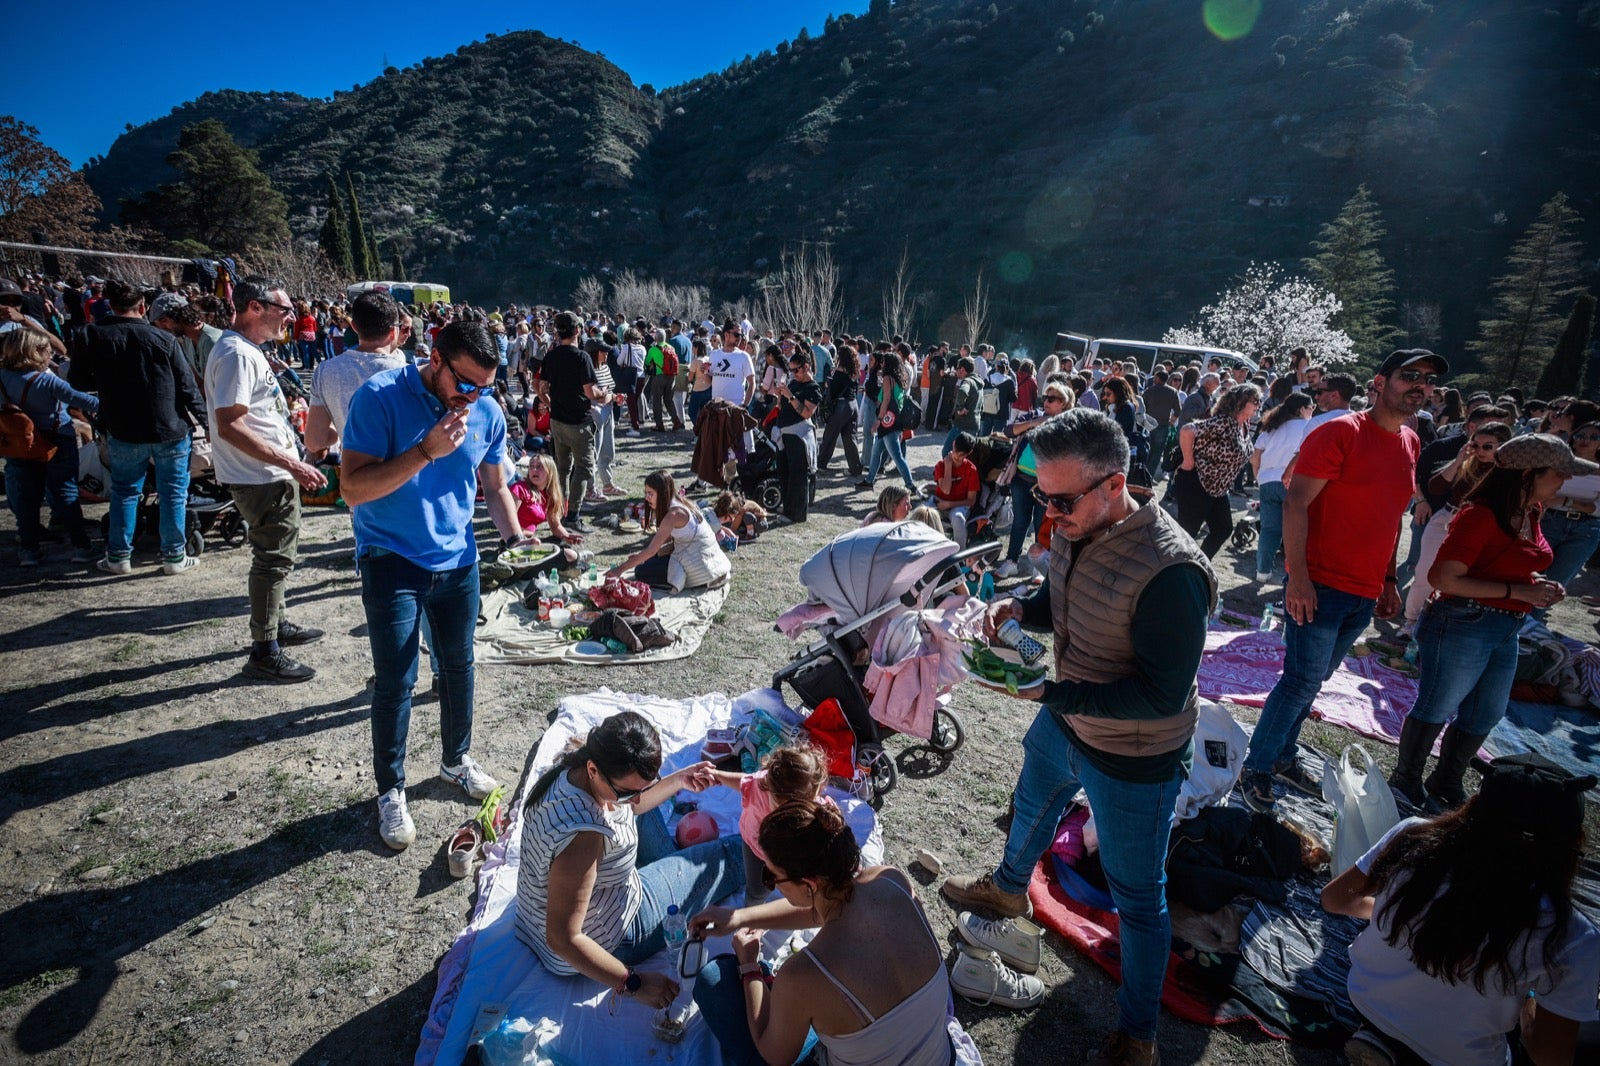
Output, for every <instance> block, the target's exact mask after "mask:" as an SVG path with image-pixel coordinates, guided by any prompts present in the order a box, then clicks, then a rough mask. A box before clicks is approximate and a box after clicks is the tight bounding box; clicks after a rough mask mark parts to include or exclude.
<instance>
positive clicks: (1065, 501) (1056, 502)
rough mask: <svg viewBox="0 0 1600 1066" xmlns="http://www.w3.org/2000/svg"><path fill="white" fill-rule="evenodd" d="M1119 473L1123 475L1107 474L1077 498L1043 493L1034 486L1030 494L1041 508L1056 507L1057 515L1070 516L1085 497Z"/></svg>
mask: <svg viewBox="0 0 1600 1066" xmlns="http://www.w3.org/2000/svg"><path fill="white" fill-rule="evenodd" d="M1119 473H1121V471H1117V470H1113V471H1112V472H1111V473H1109V474H1107V475H1106V476H1105V477H1102V478H1101V479H1100V480H1098V481H1096V482H1095V483H1094V484H1093V485H1090V486H1089V487H1088V488H1086V489H1084V490H1083V491H1082V492H1080V493H1078V494H1077V495H1076V496H1064V495H1052V494H1050V493H1047V492H1043V491H1041V490H1040V488H1039V486H1038V485H1034V486H1033V488H1032V489H1031V490H1030V493H1031V495H1032V496H1033V498H1034V501H1035V502H1036V503H1038V504H1039V505H1040V506H1042V507H1044V508H1045V509H1046V510H1049V509H1050V508H1052V507H1054V508H1055V510H1056V513H1057V514H1059V515H1070V514H1071V513H1072V509H1073V508H1074V507H1076V506H1078V504H1080V503H1082V502H1083V498H1084V497H1085V496H1087V495H1089V493H1091V492H1093V491H1094V490H1095V489H1097V488H1099V487H1100V486H1101V485H1104V484H1105V483H1106V482H1107V481H1110V480H1111V479H1112V478H1114V477H1116V476H1117V474H1119Z"/></svg>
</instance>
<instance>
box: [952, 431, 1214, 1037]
mask: <svg viewBox="0 0 1600 1066" xmlns="http://www.w3.org/2000/svg"><path fill="white" fill-rule="evenodd" d="M1028 440H1029V443H1030V444H1032V446H1033V454H1034V457H1035V460H1036V462H1037V468H1038V485H1037V486H1036V487H1035V489H1034V494H1035V497H1036V498H1037V499H1038V501H1039V502H1040V504H1042V505H1043V506H1045V507H1046V508H1047V509H1048V512H1049V514H1050V516H1051V517H1052V518H1053V519H1054V520H1055V534H1054V542H1053V543H1052V545H1051V553H1050V559H1051V562H1050V580H1049V582H1048V583H1047V585H1046V586H1045V587H1044V588H1042V589H1041V590H1040V591H1039V592H1037V593H1035V594H1034V595H1033V596H1032V597H1031V598H1030V599H1028V600H1024V601H1017V600H1012V601H1008V602H1003V603H997V604H995V605H994V606H992V607H991V608H990V610H989V618H988V622H987V628H988V629H989V630H990V631H991V632H992V631H993V630H994V629H995V628H997V627H998V626H1000V625H1002V624H1003V623H1005V622H1006V621H1007V620H1009V619H1012V618H1016V619H1019V620H1021V621H1022V622H1023V623H1024V624H1029V625H1040V626H1042V625H1045V624H1049V625H1051V626H1052V628H1053V629H1054V632H1055V653H1056V659H1055V665H1056V680H1054V681H1042V682H1040V683H1039V684H1038V685H1036V686H1034V687H1033V688H1031V689H1023V690H1021V691H1020V692H1018V693H1017V695H1018V697H1019V698H1024V699H1031V700H1037V701H1038V702H1039V705H1040V706H1039V713H1038V715H1037V716H1036V717H1035V718H1034V721H1033V725H1032V726H1031V727H1030V728H1029V730H1028V733H1027V736H1026V737H1024V738H1023V742H1022V750H1023V760H1022V773H1021V774H1020V776H1019V777H1018V779H1017V787H1016V792H1015V813H1014V814H1013V816H1012V819H1011V828H1010V832H1009V833H1008V835H1007V838H1006V847H1005V856H1004V858H1003V859H1002V860H1001V862H1000V865H999V867H998V868H996V869H995V870H994V872H993V873H988V874H984V875H982V876H981V877H951V878H949V879H947V880H946V881H945V883H944V886H943V892H944V894H945V896H947V897H948V898H949V899H951V900H952V901H954V902H955V903H956V904H958V905H961V906H967V907H970V906H979V907H984V908H987V909H988V910H990V911H994V912H997V913H998V914H999V915H1000V916H1001V918H1002V920H1001V921H986V920H984V919H982V918H979V917H976V916H975V915H973V914H971V913H969V912H965V911H963V912H962V914H961V915H960V918H959V920H958V922H957V928H958V930H959V931H960V933H961V935H962V938H963V939H964V940H966V941H967V942H968V943H969V944H972V945H974V946H975V947H977V948H978V949H980V951H986V952H988V953H990V954H991V955H992V956H998V957H999V958H1000V959H1002V960H1006V961H1010V962H1013V963H1015V962H1018V961H1027V960H1024V959H1019V958H1016V951H1015V944H1016V937H1017V928H1016V927H1015V926H1014V925H1013V924H1012V923H1010V922H1009V921H1005V919H1010V918H1017V917H1022V916H1024V915H1031V914H1032V912H1033V905H1032V904H1031V903H1030V902H1029V900H1028V883H1029V880H1030V879H1031V878H1032V875H1033V869H1034V867H1035V866H1037V865H1038V863H1039V860H1040V858H1041V857H1042V856H1043V855H1044V853H1045V852H1046V851H1047V850H1048V849H1049V848H1050V845H1051V843H1052V840H1053V838H1054V836H1055V833H1056V827H1057V824H1058V823H1059V822H1060V820H1061V815H1062V812H1063V811H1064V810H1065V808H1066V806H1067V804H1068V802H1069V801H1070V800H1071V799H1072V797H1073V796H1074V795H1075V794H1076V793H1077V791H1078V790H1079V788H1082V789H1083V790H1084V792H1085V793H1086V794H1087V795H1088V798H1089V805H1090V807H1091V809H1092V810H1093V811H1094V816H1095V825H1096V827H1097V829H1098V831H1099V836H1100V854H1101V860H1102V863H1103V865H1104V868H1105V873H1106V880H1107V882H1108V883H1109V885H1110V888H1111V895H1112V897H1113V898H1114V899H1115V900H1116V904H1117V912H1118V915H1119V917H1120V919H1121V934H1120V935H1121V942H1122V988H1121V990H1120V991H1119V992H1118V993H1117V1015H1118V1016H1117V1023H1116V1028H1115V1029H1114V1030H1112V1032H1111V1033H1110V1034H1109V1035H1108V1036H1107V1038H1106V1040H1105V1042H1104V1044H1103V1045H1102V1046H1101V1048H1100V1050H1099V1051H1098V1052H1097V1053H1096V1054H1095V1055H1093V1056H1092V1057H1091V1058H1090V1059H1089V1061H1090V1063H1092V1064H1113V1063H1138V1064H1141V1066H1149V1064H1153V1063H1157V1062H1159V1061H1160V1055H1159V1053H1158V1051H1157V1049H1156V1043H1155V1036H1156V1016H1157V1013H1158V1011H1159V1007H1160V1001H1161V984H1162V980H1163V978H1164V977H1165V974H1166V966H1167V954H1168V951H1169V949H1170V933H1171V923H1170V921H1169V920H1168V917H1167V901H1166V890H1165V884H1166V875H1165V866H1166V856H1167V837H1168V834H1169V832H1170V830H1171V827H1172V820H1173V808H1174V807H1175V805H1176V803H1177V799H1178V790H1179V788H1180V786H1181V785H1182V783H1183V780H1184V778H1185V777H1186V776H1187V775H1188V772H1189V767H1190V765H1191V762H1192V759H1193V754H1194V726H1195V719H1196V716H1197V714H1198V702H1197V699H1198V697H1197V694H1196V689H1195V674H1196V672H1197V671H1198V669H1199V666H1200V654H1201V652H1202V651H1203V650H1204V648H1205V635H1206V621H1207V618H1208V616H1209V614H1210V612H1211V608H1212V606H1213V605H1214V604H1215V603H1216V596H1217V581H1216V576H1215V575H1214V574H1213V573H1212V570H1211V564H1210V562H1209V561H1208V560H1207V558H1206V556H1205V554H1204V553H1203V552H1201V551H1200V549H1199V547H1198V546H1197V545H1196V544H1195V542H1194V541H1193V540H1191V539H1190V538H1189V536H1188V535H1187V534H1186V533H1184V532H1183V530H1181V529H1179V528H1178V525H1177V523H1176V522H1175V521H1174V520H1173V519H1172V518H1171V517H1170V516H1169V515H1168V514H1167V513H1166V512H1165V511H1163V510H1162V509H1161V508H1159V507H1156V506H1145V507H1141V506H1140V505H1139V503H1138V502H1137V501H1136V500H1135V499H1134V498H1133V497H1132V496H1131V495H1130V494H1129V493H1128V479H1127V475H1126V471H1127V468H1128V442H1127V439H1126V438H1125V437H1124V436H1123V433H1122V430H1121V429H1120V428H1119V427H1118V426H1117V424H1116V423H1115V422H1114V421H1113V420H1111V419H1110V418H1108V417H1106V416H1105V415H1103V414H1101V413H1100V412H1098V411H1090V410H1086V409H1083V408H1079V409H1076V410H1072V411H1068V412H1066V413H1064V414H1061V415H1057V416H1056V417H1054V418H1052V419H1050V420H1049V421H1047V422H1045V423H1044V424H1043V425H1041V426H1039V427H1038V428H1037V429H1035V430H1034V431H1033V432H1032V433H1031V434H1030V435H1029V438H1028ZM1035 936H1036V934H1035ZM996 965H997V966H998V964H996ZM1000 969H1001V970H1003V969H1004V967H1000ZM997 977H998V979H999V982H1000V983H1004V980H1005V975H1004V973H999V974H997Z"/></svg>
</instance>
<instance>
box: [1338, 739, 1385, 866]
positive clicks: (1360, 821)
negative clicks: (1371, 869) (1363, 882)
mask: <svg viewBox="0 0 1600 1066" xmlns="http://www.w3.org/2000/svg"><path fill="white" fill-rule="evenodd" d="M1352 751H1355V752H1359V753H1360V755H1361V759H1362V761H1363V763H1364V768H1357V767H1353V766H1351V765H1350V753H1351V752H1352ZM1322 797H1323V799H1325V800H1327V801H1328V802H1329V803H1330V804H1332V805H1333V814H1334V826H1333V865H1332V867H1331V869H1330V871H1329V874H1330V876H1332V877H1338V876H1339V875H1340V874H1342V873H1344V872H1345V871H1346V870H1348V869H1350V867H1352V866H1354V865H1355V864H1356V860H1357V859H1359V858H1361V856H1363V855H1365V854H1366V853H1367V852H1368V851H1370V850H1371V849H1372V846H1373V845H1374V844H1376V843H1377V842H1378V841H1379V840H1381V839H1383V834H1385V833H1387V832H1388V831H1389V830H1391V829H1393V828H1394V827H1395V825H1396V823H1398V822H1399V821H1400V811H1399V808H1397V807H1396V806H1395V802H1394V793H1392V792H1390V791H1389V783H1388V782H1387V781H1385V780H1384V778H1383V771H1382V770H1380V769H1379V768H1378V764H1377V763H1376V762H1375V761H1373V758H1372V755H1371V753H1369V752H1368V751H1367V749H1366V748H1363V747H1362V746H1361V745H1360V744H1351V745H1350V746H1349V747H1347V748H1345V749H1344V754H1343V755H1341V756H1339V762H1338V764H1337V765H1335V764H1334V762H1333V760H1332V759H1329V760H1327V761H1325V762H1324V763H1323V764H1322Z"/></svg>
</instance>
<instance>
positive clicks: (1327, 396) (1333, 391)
mask: <svg viewBox="0 0 1600 1066" xmlns="http://www.w3.org/2000/svg"><path fill="white" fill-rule="evenodd" d="M1355 396H1356V379H1355V378H1353V377H1351V376H1350V375H1349V374H1329V375H1327V376H1326V377H1324V378H1323V379H1322V380H1321V381H1320V382H1319V383H1318V384H1316V385H1314V386H1312V388H1311V398H1312V399H1313V400H1314V401H1316V404H1317V413H1316V414H1314V415H1312V416H1311V426H1310V428H1309V429H1307V430H1306V432H1307V433H1309V432H1311V430H1313V429H1316V428H1317V427H1318V426H1320V425H1322V424H1323V423H1324V422H1331V421H1333V420H1334V419H1335V418H1338V417H1339V416H1340V415H1347V414H1349V413H1350V402H1351V401H1352V400H1354V399H1355Z"/></svg>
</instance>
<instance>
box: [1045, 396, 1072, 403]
mask: <svg viewBox="0 0 1600 1066" xmlns="http://www.w3.org/2000/svg"><path fill="white" fill-rule="evenodd" d="M1044 402H1045V403H1066V402H1067V398H1066V397H1065V396H1050V395H1046V396H1045V398H1044Z"/></svg>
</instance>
